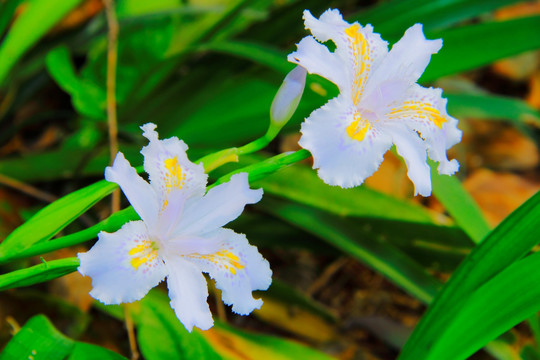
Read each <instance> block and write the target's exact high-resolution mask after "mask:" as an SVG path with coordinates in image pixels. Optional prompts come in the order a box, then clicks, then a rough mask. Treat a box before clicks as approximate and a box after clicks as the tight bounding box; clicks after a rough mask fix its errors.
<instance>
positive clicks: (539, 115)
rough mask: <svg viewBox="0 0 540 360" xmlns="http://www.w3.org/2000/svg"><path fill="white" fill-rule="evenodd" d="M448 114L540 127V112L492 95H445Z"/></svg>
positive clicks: (520, 101)
mask: <svg viewBox="0 0 540 360" xmlns="http://www.w3.org/2000/svg"><path fill="white" fill-rule="evenodd" d="M444 97H446V98H447V99H448V113H449V114H452V116H454V117H456V118H461V117H467V118H473V119H486V120H508V121H511V122H512V123H515V124H531V125H534V126H535V127H540V111H538V110H536V109H535V108H533V107H531V106H530V105H529V104H527V103H526V102H524V101H522V100H519V99H515V98H511V97H507V96H498V95H492V94H457V93H455V94H454V93H445V94H444Z"/></svg>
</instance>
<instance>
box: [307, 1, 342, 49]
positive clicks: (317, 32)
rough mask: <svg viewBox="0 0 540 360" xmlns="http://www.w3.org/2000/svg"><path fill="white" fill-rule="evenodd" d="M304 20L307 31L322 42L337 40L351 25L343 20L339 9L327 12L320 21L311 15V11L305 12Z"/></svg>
mask: <svg viewBox="0 0 540 360" xmlns="http://www.w3.org/2000/svg"><path fill="white" fill-rule="evenodd" d="M303 18H304V24H305V26H306V29H309V30H310V31H311V33H312V34H313V36H315V38H316V39H317V40H318V41H320V42H326V41H328V40H335V38H337V37H339V35H338V34H339V33H340V32H342V31H343V29H345V28H346V27H348V26H350V25H351V24H349V23H348V22H347V21H345V20H343V16H341V13H340V12H339V10H337V9H328V10H326V11H325V12H324V13H323V14H322V15H321V16H320V17H319V19H317V18H315V17H314V16H313V15H311V12H309V10H304V15H303Z"/></svg>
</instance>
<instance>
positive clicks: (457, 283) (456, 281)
mask: <svg viewBox="0 0 540 360" xmlns="http://www.w3.org/2000/svg"><path fill="white" fill-rule="evenodd" d="M539 227H540V192H539V193H537V194H536V195H534V196H533V197H531V198H530V199H529V200H528V201H527V202H525V203H524V204H523V205H521V206H520V207H519V208H518V209H517V210H515V211H514V212H513V213H512V214H511V215H509V216H508V217H507V218H506V219H505V220H504V221H503V222H502V223H501V224H500V225H499V226H497V227H496V228H495V229H494V230H493V231H491V233H490V234H489V235H488V236H487V237H486V238H485V239H484V240H483V241H482V242H481V243H480V244H479V245H478V246H477V247H476V248H475V249H474V250H473V251H472V252H471V253H470V254H469V255H468V256H467V257H466V258H465V260H464V261H463V263H462V264H461V265H460V266H459V268H458V269H457V270H456V271H455V272H454V273H453V275H452V277H451V278H450V280H449V281H448V282H447V283H446V284H445V286H444V287H443V289H442V290H441V291H440V292H439V294H438V295H437V297H436V299H435V301H434V302H433V304H432V305H431V306H430V308H429V309H428V311H427V312H426V314H425V315H424V316H423V318H422V320H421V321H420V323H419V324H418V325H417V327H416V328H415V331H414V332H413V334H412V335H411V338H410V339H409V341H408V342H407V344H406V345H405V347H404V349H403V352H402V354H401V357H400V359H401V360H408V359H418V358H419V356H420V357H421V356H422V355H421V354H426V353H427V352H428V351H429V348H430V347H431V346H432V344H433V343H435V342H436V341H437V339H438V338H439V337H440V335H441V333H442V332H443V331H444V329H445V328H446V325H447V323H448V322H449V321H450V319H452V318H453V317H454V316H455V315H456V313H457V312H458V311H459V309H460V308H461V307H462V306H464V303H465V302H466V301H467V300H468V298H469V297H470V296H471V294H473V293H474V291H475V290H476V289H478V288H480V287H481V286H482V285H483V284H485V283H486V282H488V281H489V280H490V279H492V278H493V277H495V276H497V274H499V273H500V272H502V271H503V270H504V269H506V268H507V267H508V266H510V265H512V264H513V263H514V262H516V261H517V260H519V259H520V258H522V257H523V256H525V255H526V254H527V253H528V252H529V251H530V249H531V248H532V247H533V246H534V245H536V244H537V243H538V236H537V229H538V228H539Z"/></svg>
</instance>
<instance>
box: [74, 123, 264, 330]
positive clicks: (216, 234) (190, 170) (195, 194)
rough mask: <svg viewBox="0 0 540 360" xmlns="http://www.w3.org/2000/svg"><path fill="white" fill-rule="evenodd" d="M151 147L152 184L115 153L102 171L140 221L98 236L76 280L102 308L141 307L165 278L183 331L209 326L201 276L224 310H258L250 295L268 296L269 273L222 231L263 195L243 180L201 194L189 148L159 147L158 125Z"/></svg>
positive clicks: (202, 180) (203, 178)
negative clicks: (85, 280)
mask: <svg viewBox="0 0 540 360" xmlns="http://www.w3.org/2000/svg"><path fill="white" fill-rule="evenodd" d="M141 128H142V129H143V131H144V133H143V135H144V136H145V137H146V138H148V140H149V141H150V143H149V144H148V146H146V147H144V148H143V149H142V151H141V153H142V154H143V155H144V169H145V170H146V172H147V173H148V174H149V176H150V183H148V182H146V181H145V180H143V178H141V177H140V176H139V175H138V174H137V172H136V171H135V169H134V168H133V167H131V165H130V164H129V162H128V161H127V160H126V159H125V158H124V155H123V154H122V153H118V155H117V156H116V159H115V161H114V164H113V165H112V167H108V168H107V169H106V170H105V178H106V179H107V180H108V181H111V182H115V183H117V184H118V185H120V187H121V189H122V191H123V192H124V194H125V195H126V197H127V198H128V200H129V202H130V203H131V205H132V206H133V208H134V209H135V211H137V213H138V214H139V216H140V217H141V219H142V221H131V222H128V223H127V224H125V225H124V226H123V227H122V228H121V229H120V230H118V231H116V232H115V233H106V232H101V233H100V234H99V240H98V241H97V242H96V244H95V245H94V246H93V247H92V249H90V251H88V252H87V253H81V254H79V255H78V257H79V259H80V266H79V269H78V270H79V272H80V273H81V274H82V275H84V276H90V277H91V278H92V285H93V289H92V291H91V292H90V295H92V296H93V297H94V298H96V299H98V300H99V301H101V302H103V303H104V304H119V303H124V302H132V301H136V300H139V299H141V298H142V297H144V296H145V295H146V293H147V292H148V291H149V290H150V289H151V288H153V287H154V286H156V285H157V284H159V283H160V282H161V281H162V280H163V279H164V278H165V277H166V278H167V286H168V288H169V296H170V298H171V306H172V308H173V309H174V311H175V313H176V315H177V316H178V319H180V321H181V322H182V323H183V324H184V326H185V327H186V329H187V330H188V331H191V330H192V329H193V326H197V327H198V328H200V329H203V330H206V329H208V328H210V327H212V325H213V320H212V315H211V313H210V309H209V307H208V303H207V301H206V299H207V297H208V288H207V284H206V279H205V278H204V275H203V274H202V273H203V272H206V273H208V274H209V275H210V276H211V277H212V278H213V279H214V280H215V281H216V287H217V288H219V289H221V290H222V298H223V302H225V303H226V304H229V305H232V310H233V311H234V312H236V313H238V314H242V315H247V314H249V313H251V311H253V310H254V309H258V308H260V307H261V305H262V300H261V299H254V298H253V296H252V291H253V290H266V289H267V288H268V287H269V286H270V283H271V282H272V278H271V276H272V271H271V270H270V266H269V264H268V261H266V260H265V259H264V258H263V257H262V256H261V254H259V252H258V251H257V248H255V247H254V246H251V245H249V243H248V241H247V239H246V237H245V236H244V235H242V234H237V233H235V232H234V231H232V230H229V229H224V228H222V226H223V225H225V224H227V223H228V222H230V221H232V220H234V219H236V218H237V217H238V216H239V215H240V214H241V213H242V211H243V209H244V206H245V205H246V204H253V203H256V202H258V201H259V200H260V199H261V197H262V189H258V190H251V189H250V188H249V184H248V176H247V173H242V174H237V175H234V176H233V177H232V178H231V180H230V181H229V182H227V183H224V184H221V185H219V186H216V187H215V188H213V189H211V190H209V191H208V193H206V194H205V191H206V182H207V175H206V174H205V173H204V168H203V166H202V165H201V164H199V165H195V164H194V163H192V162H190V161H189V160H188V158H187V156H186V150H187V145H186V144H185V143H184V142H183V141H181V140H178V138H176V137H173V138H170V139H165V140H159V139H158V134H157V132H156V131H155V130H154V129H155V128H156V125H154V124H146V125H144V126H142V127H141Z"/></svg>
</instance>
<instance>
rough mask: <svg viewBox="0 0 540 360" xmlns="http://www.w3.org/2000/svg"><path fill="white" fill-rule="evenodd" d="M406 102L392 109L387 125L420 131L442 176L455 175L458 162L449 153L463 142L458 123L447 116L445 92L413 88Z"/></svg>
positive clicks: (407, 93) (407, 94)
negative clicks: (389, 123)
mask: <svg viewBox="0 0 540 360" xmlns="http://www.w3.org/2000/svg"><path fill="white" fill-rule="evenodd" d="M405 98H406V100H405V101H404V102H403V103H401V104H399V105H395V107H393V108H391V109H389V113H388V114H387V118H388V119H387V121H392V122H395V123H400V124H405V125H406V126H407V127H408V128H409V129H411V130H415V131H418V132H419V133H420V135H421V136H422V138H423V139H424V142H425V147H426V148H427V150H428V156H429V157H430V158H431V159H432V160H434V161H437V162H439V167H438V171H439V173H440V174H446V175H452V174H453V173H454V172H456V171H457V170H458V168H459V164H458V162H457V160H455V159H453V160H451V161H449V160H448V158H447V157H446V150H447V149H449V148H451V147H452V146H454V145H455V144H457V143H458V142H459V141H460V140H461V130H459V129H458V128H457V123H458V121H457V120H456V119H454V118H453V117H451V116H449V115H448V113H447V112H446V99H443V98H442V90H441V89H433V88H428V89H426V88H424V87H421V86H420V85H414V86H412V87H411V88H410V89H409V90H408V91H407V92H406V93H405Z"/></svg>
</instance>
